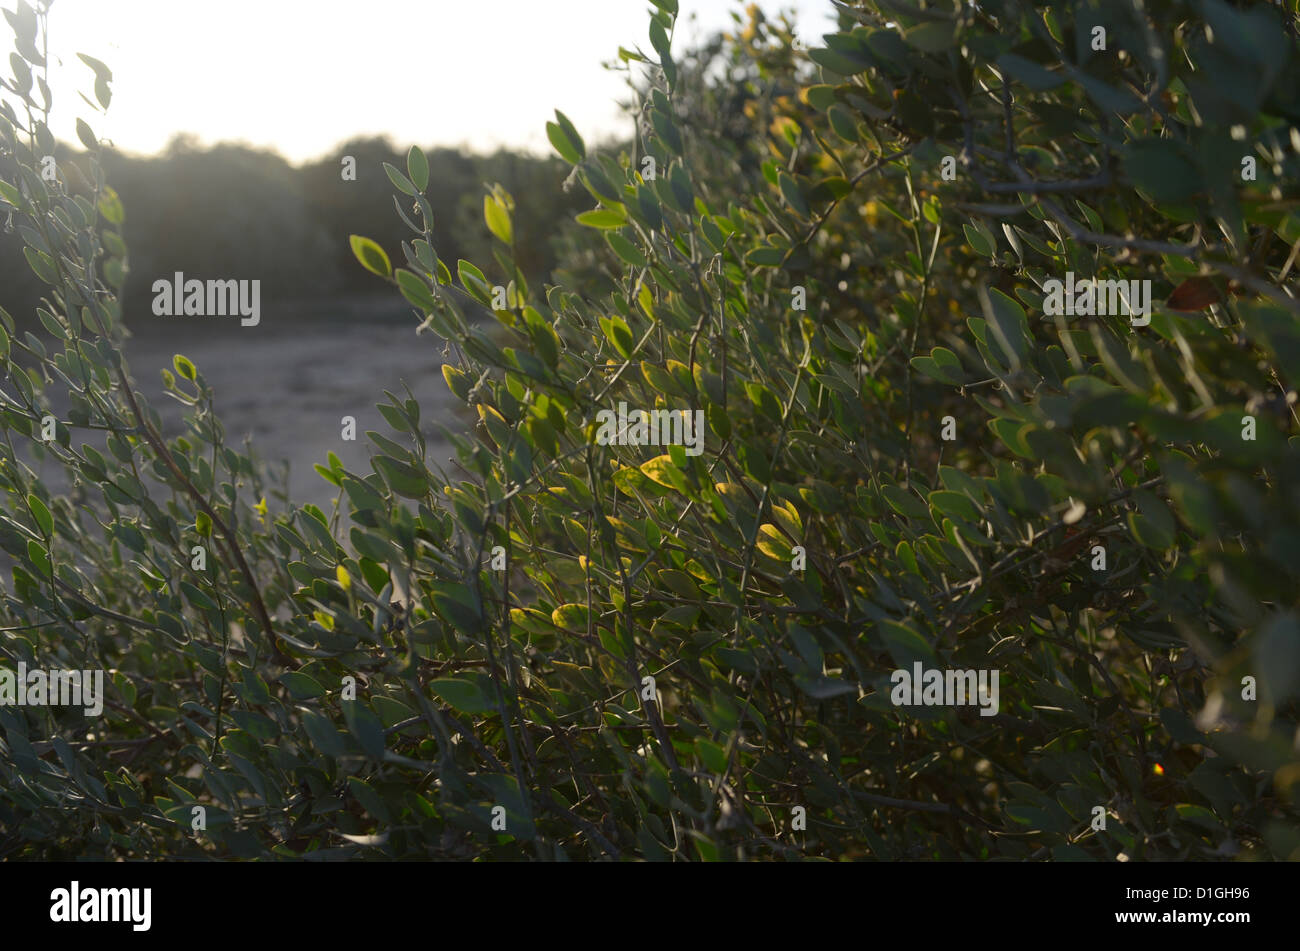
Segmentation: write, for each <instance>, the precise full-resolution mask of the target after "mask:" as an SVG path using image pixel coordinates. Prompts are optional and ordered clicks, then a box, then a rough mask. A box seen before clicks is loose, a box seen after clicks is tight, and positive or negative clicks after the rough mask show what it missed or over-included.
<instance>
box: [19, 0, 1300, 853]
mask: <svg viewBox="0 0 1300 951" xmlns="http://www.w3.org/2000/svg"><path fill="white" fill-rule="evenodd" d="M653 2H654V5H655V7H656V8H657V12H655V13H654V15H653V18H652V19H651V21H650V25H649V32H648V42H644V43H642V44H640V45H636V44H633V45H632V46H631V47H628V48H625V49H623V50H621V51H620V57H621V60H622V62H623V63H624V64H626V66H627V69H628V71H629V76H628V78H629V84H630V89H631V90H632V92H633V97H632V102H631V105H630V109H631V111H632V114H633V115H632V118H633V119H634V120H635V122H636V129H637V138H636V140H635V141H634V142H631V143H629V144H628V145H627V146H626V147H625V148H604V149H594V148H593V149H591V150H588V148H587V147H586V145H585V144H584V140H583V137H582V135H581V134H580V132H579V130H578V129H576V128H575V127H574V125H573V124H572V123H571V122H570V121H569V120H568V119H567V118H566V117H565V116H564V115H563V113H562V112H557V113H556V119H555V121H554V122H553V123H550V124H549V125H548V126H547V131H548V134H549V138H550V141H551V143H552V144H553V146H554V148H555V151H556V152H557V153H558V154H559V155H560V156H561V157H562V158H563V159H564V160H566V161H567V162H568V163H569V164H570V165H571V166H572V180H573V182H576V183H577V185H578V187H581V188H583V189H585V190H586V192H588V193H589V194H590V208H589V210H587V211H584V212H583V213H581V214H580V215H578V217H577V220H576V222H573V223H571V224H570V223H557V224H556V234H557V238H558V244H559V246H560V247H562V249H563V254H562V261H561V265H560V267H559V268H557V270H556V272H555V275H554V276H555V278H556V282H555V283H554V284H551V285H548V286H544V287H537V286H534V285H533V284H532V283H530V282H529V281H527V280H525V279H524V277H523V275H522V273H521V270H520V268H519V267H518V266H517V262H518V260H519V252H520V249H519V248H517V247H516V242H515V233H514V228H513V221H514V218H515V215H516V213H517V205H516V203H517V202H518V203H520V204H522V203H525V202H526V201H527V198H526V196H517V197H512V196H511V195H509V194H508V193H507V192H506V191H505V190H504V189H502V188H500V187H495V188H492V189H490V190H489V191H488V193H487V194H486V195H485V197H484V205H483V209H484V217H485V222H486V224H487V226H488V228H489V229H490V230H491V231H492V233H493V234H494V235H495V236H496V238H497V239H498V242H499V244H498V246H497V248H496V251H495V253H494V254H493V258H494V260H493V261H490V262H489V261H484V262H480V264H479V266H476V265H475V264H473V263H470V262H469V261H464V260H460V261H455V262H450V261H446V260H443V259H441V258H440V257H439V254H438V247H439V233H438V227H437V222H435V221H434V220H433V213H432V209H431V208H430V207H429V204H428V201H427V199H426V198H425V196H424V194H423V193H424V192H425V190H426V189H427V187H428V184H429V183H428V178H429V170H428V164H427V161H426V158H425V156H424V154H423V153H422V152H420V151H419V150H418V149H412V150H411V152H410V154H409V156H408V159H407V163H406V166H407V167H406V168H405V169H404V170H403V169H397V168H390V169H389V170H388V171H387V175H388V178H389V180H390V181H391V182H392V183H393V185H394V187H395V188H396V189H397V191H398V192H399V211H400V213H401V215H402V217H403V219H404V220H405V223H406V225H407V226H408V227H409V228H410V229H411V235H410V239H409V240H408V241H406V242H404V243H403V244H402V245H401V247H400V248H387V249H385V248H383V247H381V246H379V245H378V244H377V243H375V242H374V241H371V240H369V239H367V238H366V237H364V236H360V235H353V236H352V237H351V242H352V247H353V250H354V252H355V254H356V257H357V258H358V260H359V261H360V263H361V264H362V265H363V266H364V267H366V268H367V269H369V270H370V271H372V272H374V273H375V274H376V275H377V276H378V278H382V279H384V280H387V281H390V282H391V283H392V285H393V287H394V291H395V292H396V293H400V294H402V295H403V296H404V297H405V299H406V300H407V301H408V302H409V303H410V304H411V305H412V307H413V308H414V311H415V319H416V320H418V322H419V323H418V330H419V331H420V332H421V335H420V336H419V337H418V338H417V339H418V341H419V342H420V344H421V345H428V346H445V347H446V348H447V353H448V359H447V363H446V365H445V366H444V368H443V374H444V376H445V378H446V383H447V386H448V387H449V388H450V390H451V392H452V393H453V394H455V396H456V397H457V398H458V399H459V400H460V401H463V403H464V404H465V406H466V408H467V410H468V411H469V412H471V413H472V414H473V419H474V420H475V422H474V424H473V425H472V426H471V427H469V429H470V431H466V427H463V426H460V425H459V424H458V423H453V424H451V425H447V426H444V427H443V428H444V430H445V434H446V439H447V440H448V441H449V444H450V446H451V453H452V455H451V458H449V459H448V458H446V457H445V453H440V456H441V457H440V458H434V450H433V448H432V446H431V442H430V435H431V433H432V431H433V430H432V429H431V427H436V426H438V425H439V422H438V421H434V420H429V419H428V418H427V416H424V417H422V415H421V408H420V406H419V405H417V404H416V402H415V401H414V400H412V399H409V398H402V397H399V396H396V395H394V394H391V393H386V394H384V397H385V399H384V402H382V403H380V404H379V409H380V411H381V412H382V414H383V416H384V418H385V420H386V421H387V423H388V429H387V430H386V431H385V432H370V433H368V434H367V436H368V438H369V439H370V441H371V442H372V443H373V445H374V455H373V458H372V462H371V470H372V471H369V472H351V471H348V470H346V469H345V468H344V467H343V466H342V465H341V464H340V463H339V462H338V460H337V458H336V457H332V458H329V459H327V460H322V461H321V463H320V465H319V466H318V467H317V471H318V472H319V474H320V476H321V477H322V478H323V479H325V480H327V481H328V482H329V483H331V484H332V485H334V486H335V487H337V489H338V496H337V503H336V504H335V506H333V508H332V509H331V511H328V512H327V511H323V510H321V509H318V508H316V507H314V506H310V505H303V506H299V505H294V504H292V502H291V501H284V502H283V503H280V502H278V501H276V500H274V498H273V500H272V501H273V502H274V503H275V504H268V502H267V501H266V494H267V489H266V487H265V481H264V476H263V475H262V472H261V469H260V468H259V466H258V465H257V464H256V462H255V461H254V460H253V459H251V458H250V457H249V456H248V455H247V454H246V453H244V452H241V451H239V450H237V449H235V448H233V447H230V446H227V445H226V444H225V440H224V436H223V430H222V427H221V423H220V420H219V419H217V417H216V416H215V415H214V413H213V412H212V403H211V401H212V393H211V389H210V387H209V386H208V385H207V383H206V382H205V379H204V376H203V373H202V369H201V368H198V367H195V366H194V365H193V364H192V363H191V362H190V361H189V360H187V359H185V358H184V357H183V356H178V357H177V358H176V361H175V366H174V367H173V368H171V369H169V370H164V371H163V372H164V376H165V379H166V381H167V384H168V387H169V389H170V392H171V394H172V395H173V396H175V397H176V398H177V399H180V400H182V401H183V402H185V403H186V404H187V405H188V406H189V407H190V410H189V415H188V421H187V425H188V432H187V433H186V434H185V435H184V436H182V437H177V438H172V439H166V438H164V437H163V436H162V435H161V434H160V431H161V424H160V420H159V417H158V414H157V413H156V411H155V410H153V409H152V408H151V407H150V406H149V405H148V404H147V402H146V401H145V400H144V399H143V398H142V397H141V396H140V394H139V392H138V390H137V388H136V386H135V384H134V377H133V376H132V371H131V370H130V369H129V368H128V367H127V366H126V365H125V363H124V361H123V360H122V359H121V356H120V353H119V350H118V344H119V343H120V340H121V333H122V325H123V321H124V319H128V314H127V313H126V312H125V311H124V309H123V307H122V304H121V301H120V299H119V296H118V289H119V288H120V287H121V285H122V278H123V274H124V273H125V270H126V253H127V249H126V248H125V246H124V243H123V242H122V240H121V238H120V234H119V228H120V226H121V223H122V221H123V216H124V214H125V213H129V209H125V210H124V209H123V208H122V207H121V203H120V202H119V201H118V200H117V199H116V197H115V195H114V193H113V192H112V190H111V188H110V187H109V186H108V184H107V183H106V182H105V181H104V180H103V177H102V174H101V173H98V172H97V171H92V173H91V174H90V175H88V176H86V180H84V181H81V180H79V181H64V180H63V179H60V178H55V179H53V180H51V179H49V178H46V177H43V176H42V174H41V157H42V156H43V155H46V154H49V153H50V152H51V151H52V139H51V136H50V133H49V131H48V128H47V124H46V123H47V118H48V106H49V101H48V95H47V94H46V93H45V92H44V86H43V85H42V84H41V82H40V79H39V77H40V75H41V74H42V72H43V69H44V66H45V62H44V56H43V53H42V47H41V42H40V39H41V35H42V34H41V20H42V17H41V11H40V10H34V9H32V8H30V7H28V6H27V5H26V4H20V6H19V10H18V12H17V13H16V14H12V15H7V16H8V19H9V22H10V24H11V26H12V27H13V31H14V34H15V50H16V55H15V56H14V57H12V58H11V63H12V64H13V66H14V69H15V76H14V77H13V78H10V79H6V80H4V83H5V86H4V88H5V90H6V93H7V94H8V95H7V97H5V98H4V99H3V103H4V104H3V106H2V107H0V110H2V114H3V117H4V118H3V120H0V135H3V146H2V147H3V158H0V200H3V201H4V203H5V207H4V209H3V210H4V213H5V214H7V215H9V216H11V217H12V220H13V226H14V227H15V228H16V229H17V230H18V233H20V234H21V235H22V237H23V240H24V242H25V246H26V250H25V252H24V253H25V257H26V262H25V263H26V264H27V265H29V266H30V268H31V270H32V271H33V272H34V273H35V274H36V275H37V277H38V278H39V279H40V280H41V281H42V282H43V283H44V285H45V286H46V288H47V291H46V297H45V302H44V304H43V306H42V308H41V310H40V315H39V316H40V321H41V324H42V325H43V327H44V330H45V333H44V335H42V336H37V335H36V334H34V333H28V334H24V335H22V336H21V337H20V336H19V335H17V334H15V332H14V326H13V323H12V320H11V319H10V318H9V317H8V315H3V321H4V324H5V327H6V329H7V331H8V333H6V334H4V335H3V337H0V356H3V364H4V372H5V383H4V387H3V394H4V403H3V406H0V414H2V415H3V428H4V440H3V442H2V443H0V488H3V506H2V508H3V514H2V515H0V547H3V549H4V551H5V553H6V554H7V556H8V559H9V561H10V567H9V569H8V572H7V577H6V578H4V584H3V589H2V591H0V597H2V598H3V604H4V625H3V631H0V654H3V657H4V658H5V664H6V665H9V667H10V668H12V667H13V666H14V665H16V664H19V663H22V664H25V665H26V667H27V668H28V669H41V670H55V669H79V670H86V671H88V672H93V671H95V670H102V671H104V672H105V677H104V694H103V709H102V712H101V714H100V715H98V716H90V715H87V711H85V710H83V709H80V708H77V707H73V706H57V705H45V706H39V705H26V706H17V705H13V704H9V705H0V737H2V738H3V742H2V743H0V831H2V836H0V854H3V855H6V856H11V857H41V858H51V857H61V856H62V857H66V856H72V855H80V856H89V857H98V858H120V857H129V858H139V857H156V856H175V857H190V858H194V857H210V858H236V857H237V858H272V857H284V858H307V859H331V858H360V859H382V858H479V859H507V858H519V857H524V858H537V859H542V860H551V859H560V858H571V859H597V858H610V859H624V860H631V859H651V860H700V859H703V860H716V859H722V860H735V859H756V858H757V859H781V860H799V859H836V860H841V859H902V858H960V859H1050V860H1069V859H1091V860H1099V861H1106V860H1117V859H1125V860H1152V859H1196V860H1210V859H1230V858H1235V859H1238V860H1259V859H1286V858H1291V859H1295V858H1297V857H1300V823H1298V822H1297V805H1298V799H1297V796H1298V794H1300V754H1298V753H1297V747H1296V744H1295V736H1296V731H1297V721H1296V714H1297V710H1296V699H1297V694H1298V693H1300V619H1298V616H1297V607H1298V605H1297V598H1298V596H1300V595H1298V593H1300V577H1297V573H1298V572H1300V488H1298V486H1300V465H1298V459H1300V457H1298V456H1297V443H1296V423H1297V418H1296V412H1295V406H1294V404H1295V387H1296V382H1297V376H1298V375H1300V317H1298V315H1300V300H1298V299H1297V297H1296V294H1295V286H1296V285H1295V280H1294V275H1295V273H1296V267H1297V257H1298V255H1300V205H1298V204H1297V202H1298V200H1300V189H1298V188H1297V180H1298V175H1297V173H1298V172H1300V128H1297V124H1298V123H1300V48H1298V44H1297V39H1296V28H1297V20H1296V15H1295V14H1294V13H1292V12H1287V11H1284V10H1283V9H1282V6H1281V5H1278V4H1273V3H1266V2H1242V3H1236V4H1229V3H1226V2H1223V0H1197V2H1190V0H1147V2H1145V3H1142V4H1138V3H1132V2H1128V0H1094V2H1074V0H1057V2H1048V3H1036V4H1030V3H1024V2H1015V0H984V2H981V3H979V4H964V3H951V2H930V3H926V4H921V3H912V2H906V0H865V2H854V3H836V4H835V8H836V10H837V11H838V17H839V26H838V29H836V30H834V31H833V32H831V33H829V34H827V35H825V36H824V37H821V38H820V40H819V39H817V38H812V37H807V36H800V35H796V34H795V33H794V32H793V31H792V29H791V28H790V25H789V24H788V23H786V22H785V21H780V22H777V21H772V20H767V19H765V18H764V17H762V16H761V15H760V14H758V13H757V12H751V13H750V15H749V19H748V21H747V22H742V23H740V24H738V27H739V28H738V30H737V33H736V35H735V36H732V37H726V38H723V39H721V40H719V41H717V42H716V43H713V44H711V45H708V46H706V47H704V48H702V49H700V50H696V51H685V52H683V51H678V50H674V49H673V44H672V41H671V36H672V32H673V26H674V23H675V20H676V13H677V4H676V2H675V0H653ZM86 64H87V66H88V67H89V69H90V70H91V71H92V72H93V76H94V87H95V92H96V96H97V99H98V101H99V102H100V104H101V105H102V106H105V107H106V106H107V105H108V100H109V89H110V86H109V80H110V79H111V74H110V72H109V68H108V67H107V66H105V65H104V64H102V63H99V62H98V61H96V60H91V59H86ZM33 76H36V77H37V79H36V82H35V83H34V82H33ZM14 102H16V103H18V105H17V106H16V107H15V106H14V105H13V104H12V103H14ZM79 128H80V130H81V136H80V137H81V139H82V143H83V145H84V146H85V148H86V149H87V150H88V152H89V153H90V158H91V159H93V157H94V155H95V153H96V151H97V148H98V144H97V142H96V140H95V137H94V133H93V131H92V130H91V127H90V126H89V125H84V124H83V125H82V126H81V127H79ZM87 167H88V168H91V169H92V170H94V169H97V165H96V164H95V163H94V162H93V161H91V162H90V164H89V165H88V166H87ZM371 172H372V173H379V172H380V170H378V169H372V170H371ZM556 184H557V187H558V186H559V183H558V182H557V183H556ZM196 266H197V265H196ZM130 309H134V308H130ZM434 335H436V336H437V337H438V338H441V339H440V340H438V341H437V342H434V340H433V336H434ZM154 369H156V368H154ZM51 391H57V392H58V394H59V395H60V396H61V398H62V402H63V403H65V404H66V405H67V406H68V408H67V409H66V411H64V412H63V413H61V414H53V413H52V412H51V409H50V407H51V402H50V396H49V393H50V392H51ZM32 460H36V461H38V462H41V463H43V464H45V465H46V466H47V467H48V466H49V465H56V466H59V467H62V469H63V470H65V471H66V474H67V484H68V486H69V488H68V489H67V490H66V491H60V492H55V491H52V490H51V489H50V486H49V484H48V482H47V481H45V480H42V479H41V478H38V477H37V475H36V472H35V470H34V469H33V467H32Z"/></svg>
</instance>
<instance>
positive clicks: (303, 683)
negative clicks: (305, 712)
mask: <svg viewBox="0 0 1300 951" xmlns="http://www.w3.org/2000/svg"><path fill="white" fill-rule="evenodd" d="M279 680H280V683H282V684H284V686H285V687H287V688H288V690H289V692H290V693H291V694H293V695H294V697H296V698H297V699H299V700H312V699H314V698H316V697H323V696H325V688H324V687H322V686H321V685H320V682H319V681H317V680H316V679H315V678H314V677H310V676H308V675H307V674H304V673H301V672H300V671H297V670H290V671H286V672H285V673H283V674H281V675H280V677H279Z"/></svg>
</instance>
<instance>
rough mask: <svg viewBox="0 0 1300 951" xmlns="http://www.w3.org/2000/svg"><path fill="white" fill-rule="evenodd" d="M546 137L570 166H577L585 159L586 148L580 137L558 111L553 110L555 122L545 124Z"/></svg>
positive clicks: (565, 117) (566, 117)
mask: <svg viewBox="0 0 1300 951" xmlns="http://www.w3.org/2000/svg"><path fill="white" fill-rule="evenodd" d="M546 137H547V138H548V139H550V141H551V145H553V146H554V147H555V151H557V152H559V153H560V157H561V158H562V159H564V160H565V161H566V162H568V163H569V164H570V165H577V164H578V163H579V162H581V161H582V160H583V159H584V158H586V157H587V147H586V145H584V144H583V141H582V136H580V135H578V130H577V129H575V128H574V127H573V123H572V122H570V121H569V118H568V116H566V115H565V114H564V113H563V112H561V111H560V110H559V109H556V110H555V122H548V123H546Z"/></svg>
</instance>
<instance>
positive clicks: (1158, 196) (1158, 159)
mask: <svg viewBox="0 0 1300 951" xmlns="http://www.w3.org/2000/svg"><path fill="white" fill-rule="evenodd" d="M1123 161H1124V174H1125V175H1127V176H1128V177H1129V180H1130V181H1132V183H1133V184H1134V185H1136V186H1137V187H1138V188H1140V189H1142V190H1143V191H1144V192H1146V193H1147V194H1149V195H1150V196H1151V197H1152V198H1153V199H1154V200H1155V201H1157V202H1169V203H1176V202H1181V201H1186V200H1187V199H1189V198H1191V197H1192V196H1193V195H1195V194H1196V193H1197V192H1198V191H1200V190H1201V188H1202V187H1203V183H1202V181H1201V175H1200V172H1198V171H1197V169H1196V164H1195V162H1194V161H1193V160H1192V159H1191V157H1190V156H1189V155H1188V154H1187V153H1186V151H1185V150H1184V149H1183V148H1182V147H1181V146H1180V145H1179V144H1178V143H1176V142H1173V141H1171V140H1169V139H1140V140H1138V141H1136V142H1130V143H1129V144H1128V145H1126V146H1125V148H1124V160H1123Z"/></svg>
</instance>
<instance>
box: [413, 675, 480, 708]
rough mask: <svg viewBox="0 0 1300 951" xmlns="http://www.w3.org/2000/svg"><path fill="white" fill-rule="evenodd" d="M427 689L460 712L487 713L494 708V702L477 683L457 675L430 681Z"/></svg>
mask: <svg viewBox="0 0 1300 951" xmlns="http://www.w3.org/2000/svg"><path fill="white" fill-rule="evenodd" d="M429 690H430V691H432V692H433V694H434V696H436V697H438V698H439V699H441V700H442V701H443V702H444V703H446V704H447V705H448V706H451V707H453V708H455V709H456V710H459V711H460V712H461V713H488V712H490V711H492V710H495V709H496V704H494V703H493V702H492V701H491V700H489V699H488V697H487V695H486V694H484V693H483V691H482V690H480V689H479V686H478V684H475V683H473V682H472V681H469V680H462V679H460V678H459V677H442V678H440V679H438V680H433V681H430V682H429Z"/></svg>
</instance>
